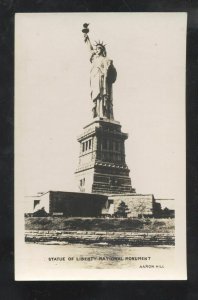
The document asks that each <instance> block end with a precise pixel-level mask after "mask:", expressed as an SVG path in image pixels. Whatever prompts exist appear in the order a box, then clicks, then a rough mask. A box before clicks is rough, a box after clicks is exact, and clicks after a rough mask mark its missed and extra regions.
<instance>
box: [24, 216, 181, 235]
mask: <svg viewBox="0 0 198 300" xmlns="http://www.w3.org/2000/svg"><path fill="white" fill-rule="evenodd" d="M174 221H175V220H174V219H154V218H147V219H102V218H64V217H26V218H25V229H26V230H75V231H78V230H80V231H84V230H88V231H134V232H135V231H138V232H173V231H174Z"/></svg>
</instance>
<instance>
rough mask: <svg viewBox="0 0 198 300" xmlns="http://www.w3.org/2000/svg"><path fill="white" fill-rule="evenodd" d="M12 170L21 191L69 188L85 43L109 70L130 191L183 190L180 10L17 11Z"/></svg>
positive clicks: (85, 111)
mask: <svg viewBox="0 0 198 300" xmlns="http://www.w3.org/2000/svg"><path fill="white" fill-rule="evenodd" d="M15 22H16V23H15V177H16V188H17V189H20V191H21V194H23V195H26V196H28V195H35V194H37V193H38V192H47V191H48V190H59V191H76V188H77V187H76V182H75V177H74V172H75V169H76V168H77V164H78V155H79V143H78V142H77V136H78V135H80V134H81V133H82V129H83V127H84V126H86V125H87V124H89V122H91V120H92V112H91V109H92V102H91V99H90V86H89V75H90V67H91V64H90V61H89V53H88V49H87V47H86V45H85V44H84V41H83V33H82V31H81V30H82V25H83V23H85V22H86V23H90V25H89V29H90V34H89V36H90V40H91V41H93V42H94V41H95V40H102V41H104V43H105V44H107V46H106V49H107V56H108V57H109V58H110V59H112V60H113V62H114V66H115V68H116V69H117V74H118V75H117V80H116V82H115V83H114V85H113V95H114V96H113V97H114V98H113V103H114V117H115V120H116V121H119V122H120V123H121V125H122V130H123V131H124V132H127V133H128V134H129V138H128V140H127V141H126V143H125V148H126V163H127V165H128V167H129V169H130V170H131V172H130V176H131V179H132V185H133V187H134V188H135V189H136V191H137V192H138V193H146V194H150V193H151V194H154V195H155V197H157V198H177V199H179V198H180V196H181V193H184V192H185V55H186V53H185V51H186V15H185V14H184V13H105V14H104V13H95V14H93V13H91V14H90V13H71V14H70V13H50V14H48V13H45V14H42V13H39V14H34V13H25V14H16V17H15Z"/></svg>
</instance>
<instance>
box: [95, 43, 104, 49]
mask: <svg viewBox="0 0 198 300" xmlns="http://www.w3.org/2000/svg"><path fill="white" fill-rule="evenodd" d="M94 46H95V47H97V46H100V47H102V48H103V49H105V46H106V44H104V43H103V42H102V41H98V42H97V41H95V45H94Z"/></svg>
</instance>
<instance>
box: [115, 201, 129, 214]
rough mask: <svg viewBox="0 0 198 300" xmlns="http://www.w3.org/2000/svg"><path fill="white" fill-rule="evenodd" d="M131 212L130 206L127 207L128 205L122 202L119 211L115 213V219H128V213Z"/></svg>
mask: <svg viewBox="0 0 198 300" xmlns="http://www.w3.org/2000/svg"><path fill="white" fill-rule="evenodd" d="M129 212H130V210H129V208H128V206H127V205H126V203H125V202H124V201H121V202H120V204H119V206H118V208H117V211H116V212H115V217H118V218H127V215H128V213H129Z"/></svg>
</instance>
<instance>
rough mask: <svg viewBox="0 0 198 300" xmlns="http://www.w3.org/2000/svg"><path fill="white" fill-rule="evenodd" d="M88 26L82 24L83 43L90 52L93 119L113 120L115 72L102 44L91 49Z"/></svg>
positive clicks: (97, 43)
mask: <svg viewBox="0 0 198 300" xmlns="http://www.w3.org/2000/svg"><path fill="white" fill-rule="evenodd" d="M88 26H89V24H87V23H85V24H83V30H82V32H83V33H84V41H85V43H86V44H87V45H88V47H89V50H90V52H91V58H90V62H91V64H92V68H91V72H90V85H91V99H92V101H93V103H94V107H93V109H92V110H93V117H94V118H95V117H99V118H107V119H113V92H112V84H113V83H114V82H115V80H116V76H117V72H116V69H115V68H114V66H113V61H112V60H110V59H108V58H107V53H106V48H105V45H104V44H103V42H100V41H98V42H96V44H95V47H94V48H93V46H92V44H91V42H90V39H89V36H88V32H89V28H88Z"/></svg>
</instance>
